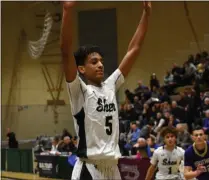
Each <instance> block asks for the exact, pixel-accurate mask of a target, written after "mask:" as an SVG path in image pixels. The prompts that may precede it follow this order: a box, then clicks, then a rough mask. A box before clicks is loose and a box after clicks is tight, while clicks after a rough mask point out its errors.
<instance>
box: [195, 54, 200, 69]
mask: <svg viewBox="0 0 209 180" xmlns="http://www.w3.org/2000/svg"><path fill="white" fill-rule="evenodd" d="M200 61H201V54H200V53H197V54H196V56H195V59H194V65H195V66H197V65H198V64H199V63H200Z"/></svg>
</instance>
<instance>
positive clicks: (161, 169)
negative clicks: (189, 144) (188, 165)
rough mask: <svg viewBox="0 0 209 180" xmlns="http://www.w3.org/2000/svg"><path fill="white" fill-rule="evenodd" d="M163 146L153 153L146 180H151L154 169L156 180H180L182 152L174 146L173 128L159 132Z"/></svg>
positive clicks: (174, 133) (174, 132) (175, 136)
mask: <svg viewBox="0 0 209 180" xmlns="http://www.w3.org/2000/svg"><path fill="white" fill-rule="evenodd" d="M161 136H162V137H163V139H164V143H165V145H164V146H161V147H159V148H158V149H156V150H155V151H154V153H153V156H152V159H151V165H150V167H149V169H148V171H147V175H146V180H151V179H152V177H153V175H154V172H155V170H156V168H158V171H157V173H156V177H155V179H156V180H181V179H182V177H183V176H182V174H181V173H180V166H181V163H182V162H183V160H184V150H183V149H182V148H181V147H178V146H176V138H177V131H176V129H175V128H173V127H165V128H163V130H162V132H161Z"/></svg>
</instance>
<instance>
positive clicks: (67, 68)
mask: <svg viewBox="0 0 209 180" xmlns="http://www.w3.org/2000/svg"><path fill="white" fill-rule="evenodd" d="M74 4H75V2H74V1H73V2H70V1H64V2H63V16H62V26H61V37H60V38H61V53H62V62H63V68H64V72H65V77H66V81H68V82H71V81H73V80H74V79H75V77H76V74H77V67H76V62H75V59H74V57H73V50H72V39H73V37H72V36H73V35H72V27H73V22H72V21H73V12H72V11H73V7H74Z"/></svg>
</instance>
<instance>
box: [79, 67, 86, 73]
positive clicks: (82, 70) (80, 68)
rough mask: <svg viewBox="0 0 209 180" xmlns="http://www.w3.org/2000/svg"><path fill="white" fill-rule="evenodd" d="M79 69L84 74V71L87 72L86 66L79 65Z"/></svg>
mask: <svg viewBox="0 0 209 180" xmlns="http://www.w3.org/2000/svg"><path fill="white" fill-rule="evenodd" d="M78 71H79V72H80V73H81V74H84V73H85V67H84V66H78Z"/></svg>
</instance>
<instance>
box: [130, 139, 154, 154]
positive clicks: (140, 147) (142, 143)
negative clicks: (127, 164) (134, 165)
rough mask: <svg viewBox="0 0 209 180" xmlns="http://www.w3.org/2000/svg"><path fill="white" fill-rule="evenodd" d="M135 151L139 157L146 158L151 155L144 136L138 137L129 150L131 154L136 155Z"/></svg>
mask: <svg viewBox="0 0 209 180" xmlns="http://www.w3.org/2000/svg"><path fill="white" fill-rule="evenodd" d="M137 153H139V154H140V157H141V158H148V157H151V156H152V153H151V150H150V147H149V146H148V144H147V141H146V140H145V139H144V138H139V139H138V140H137V143H136V144H134V146H133V148H132V150H131V154H132V155H136V154H137Z"/></svg>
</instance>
